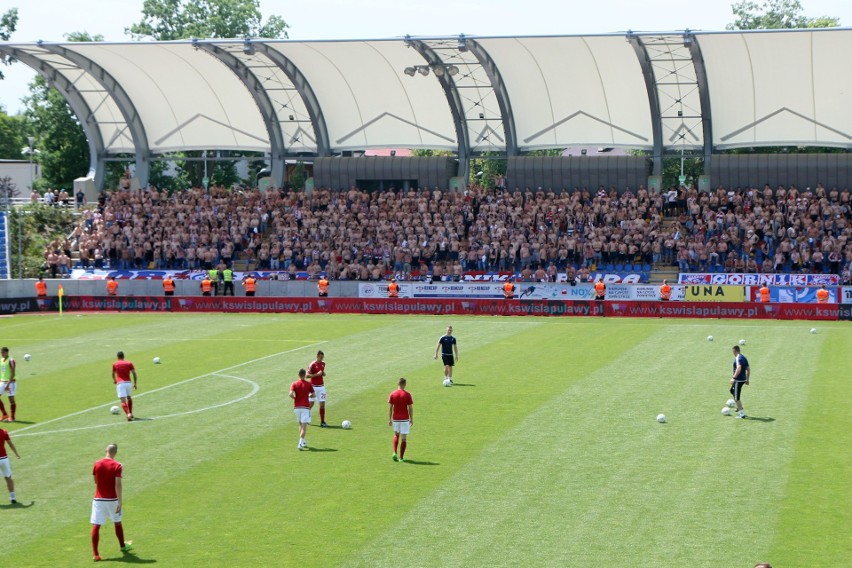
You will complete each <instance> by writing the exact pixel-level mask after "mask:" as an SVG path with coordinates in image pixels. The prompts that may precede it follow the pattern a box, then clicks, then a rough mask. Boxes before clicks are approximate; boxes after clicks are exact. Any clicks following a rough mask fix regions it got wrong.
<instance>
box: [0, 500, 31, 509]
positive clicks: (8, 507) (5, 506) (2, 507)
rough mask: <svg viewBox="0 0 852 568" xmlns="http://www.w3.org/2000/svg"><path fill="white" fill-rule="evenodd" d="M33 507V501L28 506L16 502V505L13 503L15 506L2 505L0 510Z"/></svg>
mask: <svg viewBox="0 0 852 568" xmlns="http://www.w3.org/2000/svg"><path fill="white" fill-rule="evenodd" d="M33 505H35V501H30V504H29V505H24V504H23V503H21V502H18V503H15V504H12V503H4V504H3V505H0V510H3V509H29V508H30V507H32V506H33Z"/></svg>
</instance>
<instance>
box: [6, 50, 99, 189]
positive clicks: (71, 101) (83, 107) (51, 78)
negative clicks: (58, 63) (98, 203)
mask: <svg viewBox="0 0 852 568" xmlns="http://www.w3.org/2000/svg"><path fill="white" fill-rule="evenodd" d="M0 52H2V53H4V54H6V55H8V56H10V57H13V58H15V59H17V60H18V61H20V62H21V63H24V64H25V65H27V66H29V67H30V68H32V69H33V70H35V71H37V72H38V73H39V75H41V76H42V77H44V78H45V80H46V81H47V83H48V85H49V86H51V87H53V88H55V89H56V90H57V91H59V93H60V94H61V95H62V96H63V97H64V98H65V100H66V101H67V102H68V105H69V106H70V107H71V110H72V111H74V114H75V115H77V119H78V120H79V121H80V126H82V127H83V133H84V134H85V135H86V142H88V144H89V172H88V174H87V177H91V178H93V179H94V180H95V187H96V188H97V189H101V187H102V186H103V181H104V162H103V158H104V157H105V156H106V147H105V145H104V139H103V136H101V130H100V128H98V124H97V121H96V120H95V118H94V115H93V113H92V109H91V108H90V107H89V104H88V103H87V102H86V99H85V98H83V96H82V95H81V94H80V93H79V92H78V91H77V88H76V87H75V86H74V84H73V83H72V82H71V81H69V80H68V79H67V78H66V77H65V76H64V75H62V73H60V72H59V71H58V70H57V69H56V68H55V67H54V66H52V65H51V64H49V63H48V62H46V61H43V60H41V59H39V58H38V57H35V56H34V55H32V54H29V53H27V52H25V51H22V50H20V49H15V48H8V47H0Z"/></svg>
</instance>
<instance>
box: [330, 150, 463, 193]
mask: <svg viewBox="0 0 852 568" xmlns="http://www.w3.org/2000/svg"><path fill="white" fill-rule="evenodd" d="M456 175H458V163H457V162H456V160H455V159H454V158H451V157H448V156H428V157H408V158H406V157H402V156H400V157H396V156H395V157H389V156H384V157H381V156H362V157H359V158H315V159H314V185H315V187H327V188H330V189H344V190H348V189H349V188H350V187H352V186H353V185H357V183H356V182H357V180H388V181H389V180H417V184H418V187H420V188H427V187H428V188H430V189H432V188H435V187H439V188H442V189H446V188H448V187H449V186H450V178H451V177H453V176H456ZM397 189H399V188H397Z"/></svg>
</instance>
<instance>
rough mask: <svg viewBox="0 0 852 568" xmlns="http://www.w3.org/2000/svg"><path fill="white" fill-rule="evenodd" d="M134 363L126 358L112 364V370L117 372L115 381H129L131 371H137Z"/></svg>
mask: <svg viewBox="0 0 852 568" xmlns="http://www.w3.org/2000/svg"><path fill="white" fill-rule="evenodd" d="M135 370H136V367H134V366H133V363H131V362H130V361H128V360H126V359H119V360H118V361H116V362H115V363H113V364H112V372H113V373H115V382H117V383H127V382H129V381H130V371H135Z"/></svg>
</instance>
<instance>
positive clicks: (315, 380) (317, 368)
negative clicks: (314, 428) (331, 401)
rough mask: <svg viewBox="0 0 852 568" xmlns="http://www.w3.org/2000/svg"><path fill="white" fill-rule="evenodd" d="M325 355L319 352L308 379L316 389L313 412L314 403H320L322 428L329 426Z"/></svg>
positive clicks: (312, 404)
mask: <svg viewBox="0 0 852 568" xmlns="http://www.w3.org/2000/svg"><path fill="white" fill-rule="evenodd" d="M324 358H325V353H323V352H322V351H317V358H316V361H314V362H313V363H311V364H310V366H308V378H309V379H311V385H313V387H314V395H313V396H312V397H311V410H313V409H314V403H315V402H319V408H320V428H325V427H327V426H328V424H326V423H325V361H323V359H324Z"/></svg>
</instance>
